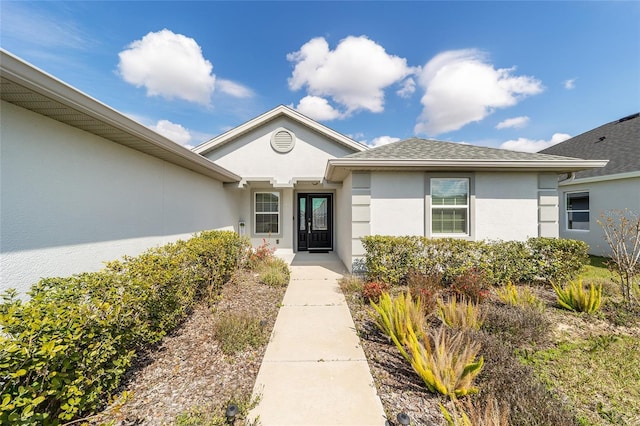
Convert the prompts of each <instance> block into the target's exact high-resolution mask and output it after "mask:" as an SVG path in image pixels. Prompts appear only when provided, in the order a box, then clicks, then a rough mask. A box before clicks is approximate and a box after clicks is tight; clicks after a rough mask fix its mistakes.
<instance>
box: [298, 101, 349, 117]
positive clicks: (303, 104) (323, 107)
mask: <svg viewBox="0 0 640 426" xmlns="http://www.w3.org/2000/svg"><path fill="white" fill-rule="evenodd" d="M295 109H296V110H297V111H299V112H300V113H302V114H304V115H306V116H307V117H309V118H311V119H313V120H317V121H330V120H335V119H336V118H342V117H343V113H341V112H340V111H338V110H337V109H335V108H333V107H332V106H331V105H329V101H327V100H326V99H325V98H321V97H319V96H305V97H304V98H302V99H300V102H298V106H297V107H295Z"/></svg>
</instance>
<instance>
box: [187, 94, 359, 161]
mask: <svg viewBox="0 0 640 426" xmlns="http://www.w3.org/2000/svg"><path fill="white" fill-rule="evenodd" d="M279 117H287V118H289V119H291V120H293V121H295V122H298V123H300V124H301V125H303V126H305V127H307V128H308V129H311V130H312V131H314V132H316V133H318V134H320V135H321V136H324V137H325V138H328V139H330V140H332V141H334V142H337V143H338V144H340V145H343V146H345V147H347V148H350V149H352V150H353V152H361V151H366V150H367V149H369V148H368V147H367V146H365V145H363V144H361V143H358V142H356V141H354V140H353V139H351V138H349V137H347V136H345V135H343V134H341V133H338V132H336V131H335V130H333V129H330V128H329V127H327V126H324V125H322V124H320V123H318V122H317V121H314V120H312V119H310V118H309V117H307V116H305V115H303V114H300V113H299V112H298V111H295V110H293V109H291V108H289V107H287V106H284V105H279V106H277V107H275V108H273V109H272V110H270V111H267V112H265V113H264V114H262V115H259V116H258V117H256V118H254V119H252V120H249V121H247V122H246V123H244V124H241V125H239V126H238V127H234V128H233V129H231V130H229V131H228V132H225V133H223V134H221V135H220V136H216V137H215V138H213V139H210V140H208V141H207V142H204V143H203V144H201V145H198V146H197V147H195V148H194V149H193V151H194V152H197V153H198V154H202V155H205V154H206V153H208V152H210V151H213V150H215V149H217V148H219V147H221V146H223V145H225V144H226V143H228V142H231V141H232V140H234V139H236V138H238V137H240V136H242V135H245V134H247V133H249V132H251V131H253V130H254V129H256V128H258V127H260V126H263V125H264V124H266V123H268V122H270V121H272V120H275V119H277V118H279Z"/></svg>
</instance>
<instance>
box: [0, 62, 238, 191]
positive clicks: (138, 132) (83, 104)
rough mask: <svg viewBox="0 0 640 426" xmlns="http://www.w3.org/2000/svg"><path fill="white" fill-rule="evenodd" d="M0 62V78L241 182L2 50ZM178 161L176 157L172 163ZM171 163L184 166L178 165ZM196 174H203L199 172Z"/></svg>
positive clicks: (219, 176) (213, 174)
mask: <svg viewBox="0 0 640 426" xmlns="http://www.w3.org/2000/svg"><path fill="white" fill-rule="evenodd" d="M0 59H1V60H0V76H1V77H2V79H5V78H6V79H7V80H10V81H12V82H14V83H16V84H18V85H20V86H23V87H25V88H27V89H29V90H31V91H33V92H34V93H37V94H39V95H41V96H45V97H47V98H49V99H51V100H52V101H54V102H57V103H60V104H62V105H64V106H66V107H69V108H72V109H74V110H76V111H78V112H79V113H81V114H84V115H86V116H89V117H91V118H93V119H95V120H96V121H99V122H101V123H103V124H106V125H108V126H110V127H113V128H114V129H117V130H119V131H122V132H124V133H127V134H129V135H131V136H133V137H135V138H137V139H139V140H140V141H142V142H144V143H147V144H149V145H152V146H154V147H156V148H161V149H162V150H164V151H166V152H167V153H169V154H170V156H169V157H171V156H174V158H175V157H179V158H180V159H182V160H187V161H188V162H190V163H193V164H194V165H197V166H198V167H195V168H194V169H196V170H194V171H198V170H197V169H203V168H204V169H206V170H207V171H208V172H209V173H207V172H204V173H203V174H206V175H209V176H211V177H214V178H216V179H218V180H221V181H223V182H230V181H239V180H240V179H241V178H240V176H238V175H236V174H235V173H232V172H231V171H229V170H227V169H225V168H223V167H221V166H219V165H217V164H215V163H213V162H212V161H210V160H209V159H207V158H205V157H202V156H200V155H198V154H196V153H194V152H192V151H191V150H189V149H187V148H185V147H183V146H182V145H179V144H177V143H175V142H173V141H171V140H170V139H168V138H166V137H164V136H162V135H160V134H159V133H156V132H154V131H153V130H151V129H149V128H148V127H145V126H143V125H142V124H140V123H138V122H136V121H134V120H132V119H130V118H129V117H127V116H125V115H123V114H122V113H120V112H118V111H116V110H115V109H113V108H111V107H109V106H107V105H106V104H103V103H102V102H100V101H98V100H97V99H95V98H92V97H91V96H89V95H87V94H85V93H83V92H81V91H79V90H77V89H76V88H74V87H72V86H70V85H68V84H66V83H64V82H63V81H61V80H59V79H57V78H55V77H53V76H52V75H50V74H48V73H46V72H44V71H42V70H40V69H38V68H36V67H34V66H33V65H31V64H28V63H27V62H24V61H22V60H21V59H19V58H18V57H16V56H14V55H12V54H11V53H9V52H7V51H6V50H4V49H0ZM116 143H117V142H116ZM177 159H178V158H175V160H177ZM163 160H165V161H169V162H172V161H171V159H170V158H169V159H167V158H163ZM173 163H174V164H177V165H179V166H181V167H184V165H183V164H180V162H177V161H176V162H173ZM203 171H204V170H203ZM199 173H202V172H200V171H199Z"/></svg>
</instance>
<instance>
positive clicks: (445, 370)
mask: <svg viewBox="0 0 640 426" xmlns="http://www.w3.org/2000/svg"><path fill="white" fill-rule="evenodd" d="M408 343H409V344H408V346H409V352H410V353H411V359H410V362H411V366H412V367H413V369H414V370H415V372H416V373H418V375H419V376H420V378H421V379H422V381H423V382H424V384H425V385H426V386H427V389H429V391H431V392H434V393H440V394H442V395H447V396H450V397H452V398H453V397H458V396H464V395H468V394H472V393H477V392H478V388H477V387H475V386H473V385H472V383H473V380H474V379H475V377H476V376H477V375H478V374H479V373H480V371H481V370H482V366H483V365H484V358H483V357H482V356H481V357H480V358H478V359H476V357H477V355H478V351H479V350H480V344H478V343H475V342H471V341H470V340H469V339H468V338H465V337H464V336H463V334H462V333H451V332H450V331H447V329H446V327H440V328H439V329H438V330H437V331H435V332H431V333H428V334H426V335H425V336H424V338H423V339H422V342H420V340H419V339H418V337H417V336H416V335H415V333H413V331H412V330H409V338H408Z"/></svg>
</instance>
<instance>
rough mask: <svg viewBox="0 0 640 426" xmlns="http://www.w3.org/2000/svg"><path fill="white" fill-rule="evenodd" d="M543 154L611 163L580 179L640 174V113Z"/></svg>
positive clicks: (598, 128)
mask: <svg viewBox="0 0 640 426" xmlns="http://www.w3.org/2000/svg"><path fill="white" fill-rule="evenodd" d="M540 152H541V153H544V154H551V155H567V156H569V155H571V156H576V157H580V158H584V159H587V160H595V159H598V160H609V163H608V164H607V165H606V166H605V167H603V168H600V169H591V170H584V171H581V172H577V173H576V178H578V179H579V178H588V177H596V176H607V175H614V174H619V173H629V172H637V171H640V113H636V114H632V115H629V116H627V117H624V118H621V119H619V120H616V121H612V122H611V123H607V124H604V125H602V126H600V127H597V128H595V129H593V130H589V131H588V132H585V133H583V134H581V135H578V136H575V137H573V138H571V139H567V140H566V141H564V142H561V143H559V144H557V145H554V146H552V147H550V148H547V149H544V150H542V151H540Z"/></svg>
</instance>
